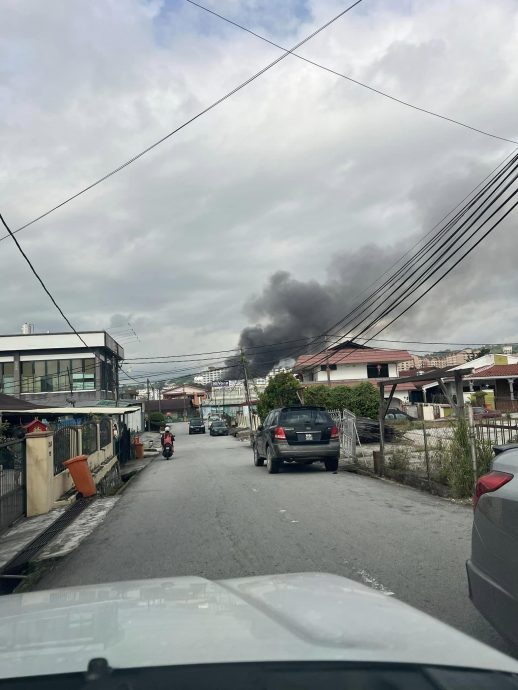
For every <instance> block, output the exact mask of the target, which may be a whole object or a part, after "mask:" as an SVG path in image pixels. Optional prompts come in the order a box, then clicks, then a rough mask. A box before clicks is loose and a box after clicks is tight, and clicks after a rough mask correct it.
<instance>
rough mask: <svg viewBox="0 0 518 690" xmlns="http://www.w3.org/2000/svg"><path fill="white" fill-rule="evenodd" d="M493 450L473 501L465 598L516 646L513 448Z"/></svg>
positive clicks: (517, 504)
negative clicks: (492, 457) (490, 460)
mask: <svg viewBox="0 0 518 690" xmlns="http://www.w3.org/2000/svg"><path fill="white" fill-rule="evenodd" d="M494 451H495V454H496V455H495V457H494V459H493V464H492V469H491V472H489V473H488V474H485V475H483V476H482V477H480V479H479V480H478V482H477V485H476V488H475V495H474V497H473V504H474V515H473V530H472V535H471V558H470V559H469V560H468V561H467V563H466V567H467V571H468V583H469V596H470V598H471V601H472V602H473V603H474V604H475V606H476V607H477V609H478V610H479V611H480V613H482V615H483V616H484V617H485V618H487V620H488V621H489V622H490V623H491V624H492V625H493V626H494V627H495V628H496V629H497V630H498V631H499V632H500V634H501V635H503V636H504V637H506V638H507V639H509V640H510V641H511V642H512V643H513V644H514V645H516V646H517V647H518V576H517V573H518V476H517V475H518V444H507V445H503V446H495V448H494Z"/></svg>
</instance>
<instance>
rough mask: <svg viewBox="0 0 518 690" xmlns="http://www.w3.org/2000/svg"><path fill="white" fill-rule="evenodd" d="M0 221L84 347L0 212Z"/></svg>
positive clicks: (80, 338) (81, 339)
mask: <svg viewBox="0 0 518 690" xmlns="http://www.w3.org/2000/svg"><path fill="white" fill-rule="evenodd" d="M0 221H1V222H2V225H3V226H4V228H5V229H6V230H7V232H8V233H9V234H8V235H6V237H12V239H13V242H14V243H15V245H16V248H17V249H18V251H19V252H20V254H21V255H22V256H23V258H24V259H25V261H26V262H27V264H28V266H29V268H30V269H31V271H32V273H33V274H34V275H35V276H36V278H37V280H38V282H39V284H40V285H41V287H42V288H43V289H44V291H45V293H46V294H47V296H48V298H49V299H50V301H51V302H52V304H53V305H54V306H55V307H56V309H57V310H58V311H59V313H60V314H61V316H62V317H63V319H64V320H65V321H66V323H67V324H68V325H69V326H70V328H71V329H72V331H73V332H74V333H75V334H76V335H77V337H78V338H79V340H80V341H81V342H82V343H83V345H84V346H85V347H88V345H87V344H86V343H85V341H84V340H83V338H82V337H81V336H80V335H79V333H78V332H77V331H76V329H75V328H74V326H73V325H72V324H71V322H70V320H69V318H68V316H67V315H66V314H65V312H64V311H63V309H61V307H60V306H59V304H58V303H57V302H56V300H55V299H54V297H53V295H52V293H51V292H50V290H49V289H48V287H47V286H46V285H45V283H44V281H43V278H42V277H41V276H40V274H39V273H38V271H37V270H36V269H35V268H34V266H33V265H32V262H31V260H30V259H29V257H28V256H27V254H26V253H25V252H24V251H23V249H22V247H21V245H20V243H19V242H18V240H17V239H16V237H15V236H14V232H13V231H12V230H11V228H10V227H9V226H8V225H7V223H6V222H5V220H4V217H3V216H2V214H1V213H0Z"/></svg>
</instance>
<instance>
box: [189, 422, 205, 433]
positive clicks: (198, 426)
mask: <svg viewBox="0 0 518 690" xmlns="http://www.w3.org/2000/svg"><path fill="white" fill-rule="evenodd" d="M204 433H205V422H204V421H203V419H199V418H194V419H190V420H189V435H190V434H204Z"/></svg>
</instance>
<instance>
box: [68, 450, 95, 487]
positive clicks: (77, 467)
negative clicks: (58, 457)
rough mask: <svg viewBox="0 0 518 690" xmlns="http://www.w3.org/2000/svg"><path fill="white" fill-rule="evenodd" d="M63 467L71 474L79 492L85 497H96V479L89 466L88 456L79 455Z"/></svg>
mask: <svg viewBox="0 0 518 690" xmlns="http://www.w3.org/2000/svg"><path fill="white" fill-rule="evenodd" d="M63 465H65V467H66V468H67V470H68V471H69V472H70V474H71V476H72V479H73V481H74V484H75V487H76V489H77V491H78V492H79V493H80V494H82V495H83V496H85V497H87V496H94V495H95V494H96V493H97V488H96V486H95V482H94V478H93V477H92V473H91V471H90V467H89V466H88V456H87V455H77V456H76V457H75V458H70V460H66V461H65V462H64V463H63Z"/></svg>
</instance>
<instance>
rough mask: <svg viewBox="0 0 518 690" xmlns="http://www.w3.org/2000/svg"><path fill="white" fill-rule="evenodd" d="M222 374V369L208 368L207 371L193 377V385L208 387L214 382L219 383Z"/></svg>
mask: <svg viewBox="0 0 518 690" xmlns="http://www.w3.org/2000/svg"><path fill="white" fill-rule="evenodd" d="M224 373H225V370H224V369H216V368H215V367H209V368H208V369H205V371H202V372H201V373H200V374H198V375H197V376H195V377H194V383H198V384H201V385H203V386H208V385H209V384H211V383H213V382H214V381H221V379H222V378H223V374H224Z"/></svg>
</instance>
